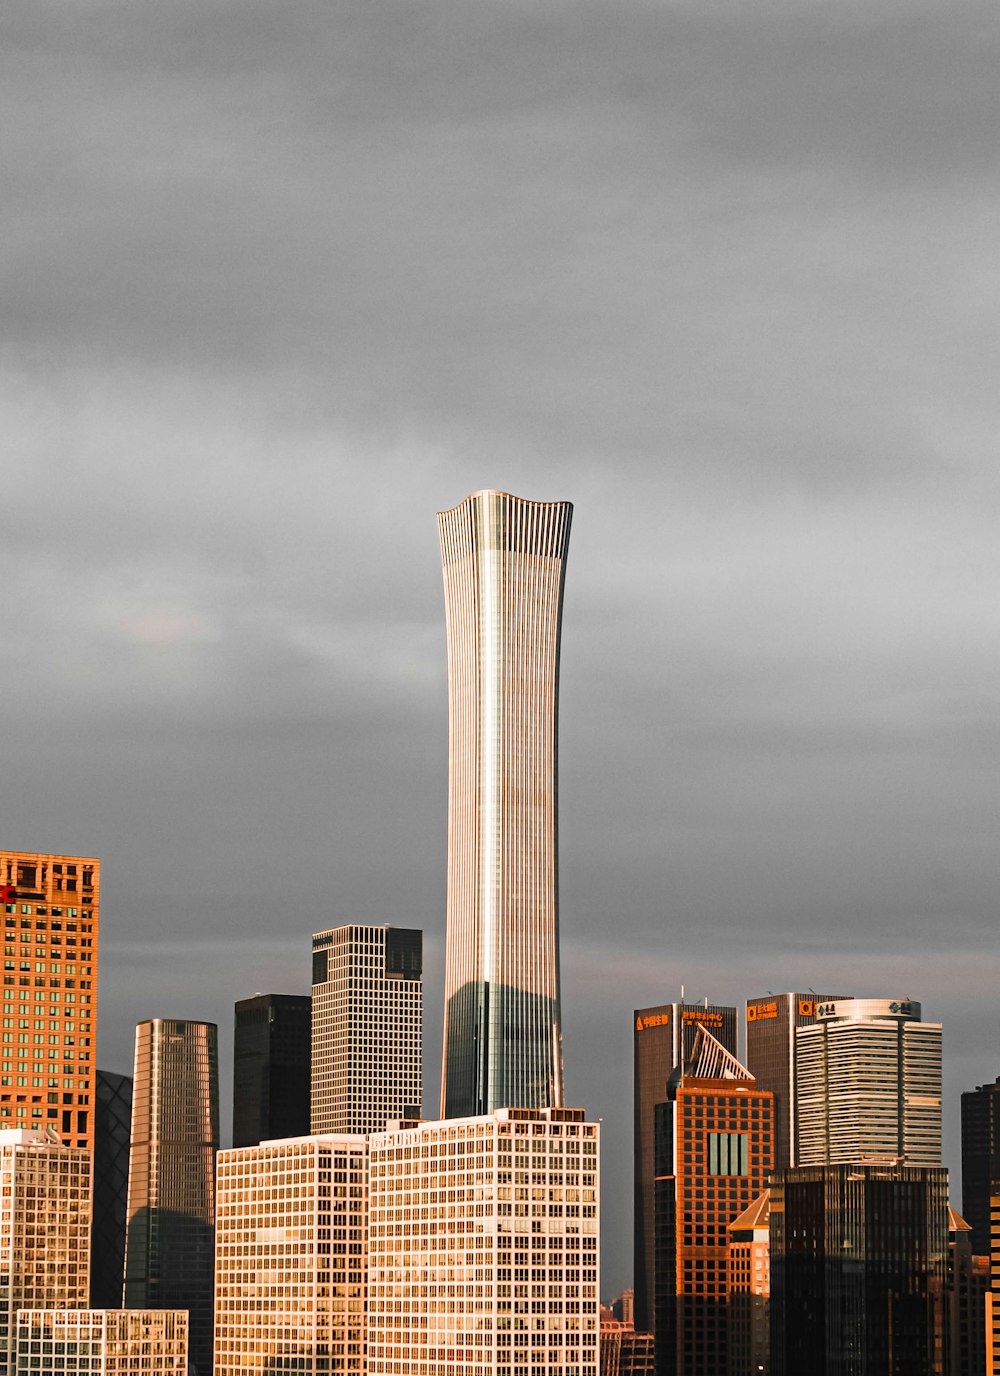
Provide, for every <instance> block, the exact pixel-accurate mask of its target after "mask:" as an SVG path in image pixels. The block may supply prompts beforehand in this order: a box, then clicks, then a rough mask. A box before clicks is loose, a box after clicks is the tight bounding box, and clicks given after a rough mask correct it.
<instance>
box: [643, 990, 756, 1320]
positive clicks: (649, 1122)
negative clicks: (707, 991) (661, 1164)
mask: <svg viewBox="0 0 1000 1376" xmlns="http://www.w3.org/2000/svg"><path fill="white" fill-rule="evenodd" d="M632 1026H633V1033H632V1048H633V1073H634V1076H635V1084H634V1089H633V1099H632V1112H633V1140H632V1149H633V1155H634V1161H633V1189H634V1219H635V1224H634V1233H633V1248H634V1255H633V1282H634V1286H635V1299H634V1318H635V1326H636V1329H637V1330H638V1331H639V1332H640V1333H650V1332H652V1331H653V1289H654V1284H653V1270H654V1264H655V1257H654V1244H653V1233H654V1204H653V1194H654V1186H653V1181H654V1179H655V1177H656V1174H657V1171H656V1161H655V1149H654V1124H655V1118H656V1106H657V1104H662V1103H664V1102H665V1101H666V1098H667V1082H668V1081H669V1079H670V1077H671V1075H672V1074H673V1072H674V1070H675V1069H676V1068H677V1066H678V1065H680V1063H681V1060H682V1058H686V1057H690V1055H691V1051H692V1048H693V1046H694V1039H695V1034H696V1033H697V1031H698V1028H699V1027H707V1028H708V1030H709V1032H711V1033H712V1035H713V1036H714V1037H715V1038H716V1040H717V1041H720V1042H721V1043H722V1045H723V1046H724V1047H725V1048H726V1050H727V1051H729V1052H731V1053H732V1054H733V1055H735V1054H736V1009H735V1008H726V1007H722V1006H720V1005H717V1004H702V1003H662V1004H659V1005H658V1006H657V1007H656V1008H637V1009H636V1010H635V1012H634V1013H633V1014H632Z"/></svg>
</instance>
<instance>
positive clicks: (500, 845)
mask: <svg viewBox="0 0 1000 1376" xmlns="http://www.w3.org/2000/svg"><path fill="white" fill-rule="evenodd" d="M572 514H573V508H572V505H571V504H570V503H569V502H529V501H525V500H523V499H521V498H519V497H512V496H510V495H509V494H507V493H504V492H494V491H485V492H476V493H473V495H472V496H471V497H468V498H467V499H466V500H465V501H464V502H462V503H461V505H460V506H457V507H455V508H453V509H452V510H451V511H445V512H442V513H440V515H439V516H438V528H439V534H440V539H441V558H442V563H443V570H444V592H445V617H446V624H447V631H448V691H449V722H448V746H449V793H448V941H447V959H446V968H445V1031H444V1057H443V1061H444V1064H443V1075H442V1089H441V1111H442V1114H443V1116H445V1117H468V1116H472V1115H475V1114H481V1113H491V1112H493V1110H494V1109H497V1108H504V1107H525V1108H547V1107H559V1106H560V1105H561V1104H562V1101H563V1084H562V1025H561V1017H560V1006H559V932H558V908H559V891H558V865H557V858H558V855H557V851H558V846H557V818H556V795H557V788H556V780H557V726H558V686H559V639H560V630H561V621H562V594H563V581H564V576H565V560H566V551H567V546H568V543H569V532H570V522H571V519H572Z"/></svg>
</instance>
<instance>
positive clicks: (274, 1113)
mask: <svg viewBox="0 0 1000 1376" xmlns="http://www.w3.org/2000/svg"><path fill="white" fill-rule="evenodd" d="M311 1020H312V999H311V998H310V997H309V995H308V994H255V995H254V997H253V998H251V999H241V1000H240V1001H239V1003H237V1005H236V1028H235V1034H234V1038H233V1146H234V1147H255V1146H256V1145H257V1143H258V1142H264V1141H268V1140H270V1139H272V1138H277V1137H304V1136H306V1134H307V1133H308V1132H309V1073H310V1071H309V1043H310V1023H311Z"/></svg>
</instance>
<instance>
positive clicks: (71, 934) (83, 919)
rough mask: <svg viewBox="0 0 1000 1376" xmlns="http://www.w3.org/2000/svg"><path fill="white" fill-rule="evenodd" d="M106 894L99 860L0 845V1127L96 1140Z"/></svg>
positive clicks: (73, 1140)
mask: <svg viewBox="0 0 1000 1376" xmlns="http://www.w3.org/2000/svg"><path fill="white" fill-rule="evenodd" d="M100 896H101V863H100V861H99V860H96V859H94V858H92V857H86V856H82V855H42V854H39V853H36V852H26V851H9V850H5V851H0V910H2V912H3V920H4V963H3V968H4V975H3V1040H2V1042H0V1052H2V1055H0V1128H24V1129H32V1130H34V1129H36V1128H48V1127H54V1128H55V1130H56V1132H58V1134H59V1139H60V1141H62V1142H64V1143H65V1144H66V1146H74V1147H92V1146H93V1144H94V1077H95V1062H94V1047H95V1045H96V1040H97V1038H96V1033H97V1022H96V1020H97V951H98V943H99V937H100V930H99V929H100ZM42 1032H44V1034H45V1035H44V1036H39V1035H38V1034H39V1033H42Z"/></svg>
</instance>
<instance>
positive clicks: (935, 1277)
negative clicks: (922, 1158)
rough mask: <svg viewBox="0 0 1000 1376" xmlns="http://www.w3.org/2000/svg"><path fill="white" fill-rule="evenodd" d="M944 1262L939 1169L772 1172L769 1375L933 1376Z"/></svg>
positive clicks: (937, 1368) (939, 1351)
mask: <svg viewBox="0 0 1000 1376" xmlns="http://www.w3.org/2000/svg"><path fill="white" fill-rule="evenodd" d="M947 1254H948V1172H947V1171H946V1170H944V1169H943V1168H941V1167H934V1166H904V1165H896V1164H889V1163H886V1164H882V1165H879V1164H874V1163H872V1164H869V1163H857V1162H854V1163H838V1164H836V1165H821V1166H791V1167H789V1168H788V1169H787V1170H784V1171H777V1172H775V1175H774V1177H773V1179H772V1182H771V1372H772V1376H802V1373H803V1372H809V1373H810V1376H891V1374H892V1373H899V1376H903V1373H905V1376H940V1373H941V1371H942V1370H943V1361H944V1352H943V1348H944V1345H943V1313H942V1307H943V1299H944V1291H945V1284H946V1264H947Z"/></svg>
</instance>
